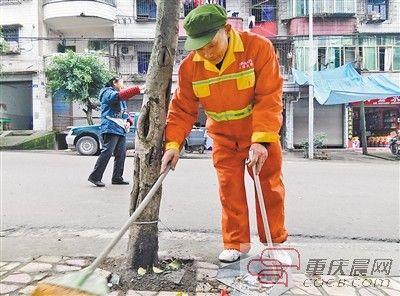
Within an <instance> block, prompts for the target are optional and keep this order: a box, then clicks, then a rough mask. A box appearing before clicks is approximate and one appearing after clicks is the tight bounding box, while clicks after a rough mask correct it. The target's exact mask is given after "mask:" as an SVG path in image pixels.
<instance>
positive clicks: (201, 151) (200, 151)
mask: <svg viewBox="0 0 400 296" xmlns="http://www.w3.org/2000/svg"><path fill="white" fill-rule="evenodd" d="M205 148H206V147H204V146H200V148H199V150H198V151H199V153H200V154H203V153H204V150H205Z"/></svg>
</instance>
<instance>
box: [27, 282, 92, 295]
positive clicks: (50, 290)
mask: <svg viewBox="0 0 400 296" xmlns="http://www.w3.org/2000/svg"><path fill="white" fill-rule="evenodd" d="M31 296H93V294H91V293H86V292H84V291H80V290H77V289H71V288H66V287H61V286H56V285H52V284H48V283H40V284H38V286H37V287H36V289H35V290H34V291H33V293H32V295H31Z"/></svg>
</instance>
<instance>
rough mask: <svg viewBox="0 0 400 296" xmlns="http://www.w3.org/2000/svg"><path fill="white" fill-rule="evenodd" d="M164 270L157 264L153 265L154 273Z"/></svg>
mask: <svg viewBox="0 0 400 296" xmlns="http://www.w3.org/2000/svg"><path fill="white" fill-rule="evenodd" d="M163 271H164V270H162V269H160V268H158V267H156V266H153V272H154V273H162V272H163Z"/></svg>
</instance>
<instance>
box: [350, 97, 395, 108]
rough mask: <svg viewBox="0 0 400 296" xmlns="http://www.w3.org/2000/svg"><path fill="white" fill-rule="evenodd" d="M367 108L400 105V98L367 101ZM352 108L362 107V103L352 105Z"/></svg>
mask: <svg viewBox="0 0 400 296" xmlns="http://www.w3.org/2000/svg"><path fill="white" fill-rule="evenodd" d="M364 103H365V106H375V105H400V97H389V98H386V99H373V100H368V101H365V102H364ZM351 106H352V107H357V106H360V102H356V103H351Z"/></svg>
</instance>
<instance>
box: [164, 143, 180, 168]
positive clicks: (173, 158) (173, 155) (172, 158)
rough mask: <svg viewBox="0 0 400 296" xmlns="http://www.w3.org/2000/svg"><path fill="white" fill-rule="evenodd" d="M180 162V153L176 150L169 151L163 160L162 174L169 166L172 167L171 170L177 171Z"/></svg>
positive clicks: (165, 153)
mask: <svg viewBox="0 0 400 296" xmlns="http://www.w3.org/2000/svg"><path fill="white" fill-rule="evenodd" d="M178 160H179V151H178V150H176V149H169V150H167V151H165V152H164V155H163V157H162V160H161V174H162V173H164V172H165V170H166V169H167V166H168V165H170V166H171V170H175V166H176V163H177V162H178Z"/></svg>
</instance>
